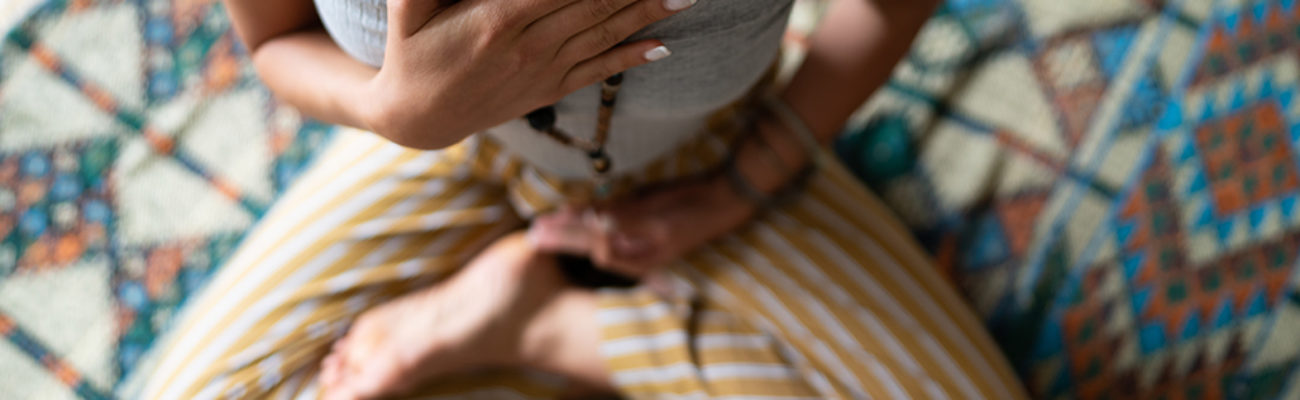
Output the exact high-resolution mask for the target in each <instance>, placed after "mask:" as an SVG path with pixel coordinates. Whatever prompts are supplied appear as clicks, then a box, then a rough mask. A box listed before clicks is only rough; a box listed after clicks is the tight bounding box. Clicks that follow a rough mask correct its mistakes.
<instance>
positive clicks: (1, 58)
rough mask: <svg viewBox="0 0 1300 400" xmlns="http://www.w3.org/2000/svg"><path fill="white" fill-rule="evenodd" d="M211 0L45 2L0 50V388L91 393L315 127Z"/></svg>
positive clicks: (231, 238) (297, 166)
mask: <svg viewBox="0 0 1300 400" xmlns="http://www.w3.org/2000/svg"><path fill="white" fill-rule="evenodd" d="M209 3H211V2H210V1H178V2H168V1H147V0H145V1H69V2H64V1H54V2H48V3H46V4H43V5H42V6H41V7H40V8H38V9H37V10H36V11H35V12H34V13H33V14H31V15H30V16H29V17H27V18H26V19H25V20H24V22H23V23H21V24H20V25H18V27H17V28H15V29H14V30H12V31H11V32H9V33H8V35H6V36H4V38H3V41H2V42H0V46H3V47H2V48H0V334H3V337H4V339H6V340H0V398H6V399H38V398H39V399H57V398H75V397H81V398H107V397H112V391H113V390H114V388H115V387H116V386H117V383H118V381H119V379H120V378H121V377H122V376H125V375H126V374H128V373H129V372H130V371H131V370H132V368H133V367H134V366H135V365H136V360H137V358H139V357H140V356H141V354H142V353H143V352H144V351H145V350H146V349H147V348H148V347H149V346H150V344H151V343H152V342H153V341H154V337H155V336H156V335H157V333H158V331H159V329H160V328H161V327H163V326H165V325H166V324H167V322H168V321H169V318H170V316H171V315H172V313H173V311H174V310H175V308H176V306H177V305H178V304H180V303H181V302H182V301H184V299H185V298H186V296H188V295H189V294H190V293H192V292H193V291H194V290H195V289H197V288H198V287H199V286H200V284H201V283H202V282H203V281H204V280H205V277H206V276H207V275H208V274H209V273H210V271H211V269H212V268H213V266H216V265H219V264H220V263H221V262H222V260H223V258H224V257H225V256H226V255H227V254H228V253H229V252H230V251H231V250H232V249H233V247H234V245H235V244H236V243H237V242H238V240H239V238H240V237H241V236H242V235H243V233H244V231H245V230H246V229H248V227H249V226H250V225H251V224H252V223H253V222H254V221H256V220H257V218H258V216H259V215H261V213H262V212H263V211H264V210H266V208H267V206H268V205H269V204H270V202H271V201H272V200H273V199H274V198H275V196H276V194H277V193H279V192H280V191H281V189H283V188H284V187H285V185H287V184H288V182H290V181H291V180H292V179H293V177H294V176H295V175H296V174H297V173H298V171H299V170H301V169H302V168H303V166H304V164H305V163H306V161H307V160H308V157H309V156H310V155H311V153H312V151H311V150H312V149H313V148H315V147H316V146H318V145H319V144H320V143H322V142H323V141H324V139H325V138H326V136H327V135H328V133H329V130H328V129H327V127H326V126H323V125H321V124H315V123H310V122H303V121H302V120H301V119H300V118H299V117H298V115H297V114H296V113H295V112H294V111H292V110H290V109H288V108H285V107H281V106H279V105H278V104H276V103H275V102H273V101H271V99H270V97H269V94H268V93H267V92H266V91H265V89H263V88H262V87H261V86H259V85H258V84H257V83H256V80H255V77H254V76H253V74H252V71H251V69H250V68H249V65H248V64H247V62H245V61H244V60H243V59H242V58H241V56H240V54H241V53H240V52H241V50H240V49H239V48H238V46H237V44H236V41H235V40H234V38H233V36H232V35H231V34H230V31H229V28H228V23H227V22H226V18H225V16H224V14H223V13H222V12H221V11H220V10H219V9H218V8H214V7H212V6H211V4H209Z"/></svg>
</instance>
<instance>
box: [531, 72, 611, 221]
mask: <svg viewBox="0 0 1300 400" xmlns="http://www.w3.org/2000/svg"><path fill="white" fill-rule="evenodd" d="M622 85H623V74H621V73H620V74H616V75H614V76H611V77H609V78H608V79H605V81H604V82H601V83H600V109H599V110H597V113H596V136H595V137H594V138H593V140H586V139H583V138H580V137H575V136H573V135H569V134H568V133H565V132H564V131H562V130H560V129H559V128H557V127H555V107H554V106H546V107H542V108H539V109H537V110H535V111H533V112H530V113H528V115H526V116H524V119H526V120H528V125H529V126H531V127H532V128H533V129H535V130H537V131H538V132H540V133H543V134H545V135H546V136H547V137H550V138H551V139H554V140H555V141H556V142H558V143H560V144H562V145H565V146H568V147H572V148H575V149H578V150H581V151H582V152H584V153H586V154H587V160H588V161H589V162H590V163H591V170H592V171H594V172H595V173H596V183H597V186H596V189H597V193H598V194H601V195H603V194H605V193H607V192H608V191H609V187H608V186H609V185H608V183H609V179H608V178H609V176H608V174H609V171H610V169H611V167H613V160H611V159H610V158H609V153H607V152H606V151H605V143H606V142H607V141H608V140H609V121H610V118H611V117H612V116H613V115H614V101H615V99H617V98H618V90H619V88H621V87H622Z"/></svg>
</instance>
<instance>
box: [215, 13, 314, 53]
mask: <svg viewBox="0 0 1300 400" xmlns="http://www.w3.org/2000/svg"><path fill="white" fill-rule="evenodd" d="M224 3H225V5H226V10H227V11H228V12H229V13H230V19H231V22H233V23H234V26H235V32H236V33H238V34H239V37H240V38H241V39H242V40H243V41H244V46H245V47H247V48H248V51H249V52H250V53H254V52H256V51H257V49H258V47H261V45H262V44H264V43H266V42H267V41H268V40H270V39H272V38H274V37H276V36H280V35H284V34H286V33H290V32H294V31H299V30H302V29H305V28H309V27H314V26H317V25H319V24H320V18H319V17H318V16H317V14H316V5H315V4H313V3H312V0H271V1H267V0H224Z"/></svg>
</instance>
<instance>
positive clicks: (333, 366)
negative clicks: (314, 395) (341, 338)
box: [320, 353, 339, 387]
mask: <svg viewBox="0 0 1300 400" xmlns="http://www.w3.org/2000/svg"><path fill="white" fill-rule="evenodd" d="M338 378H339V356H338V354H336V353H330V355H328V356H325V359H324V360H321V362H320V382H321V385H323V386H326V387H329V386H334V384H335V383H337V382H338Z"/></svg>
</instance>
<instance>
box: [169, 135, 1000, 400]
mask: <svg viewBox="0 0 1300 400" xmlns="http://www.w3.org/2000/svg"><path fill="white" fill-rule="evenodd" d="M723 120H724V121H726V120H727V119H723ZM727 125H729V124H725V123H722V124H717V123H715V124H714V129H713V130H712V131H714V132H721V133H717V134H710V135H699V136H700V139H698V140H696V141H694V142H691V143H687V144H684V145H683V146H682V147H681V150H680V151H679V152H677V153H676V154H675V155H673V156H672V157H669V158H668V159H664V160H661V161H659V162H657V163H655V164H654V165H653V166H652V167H649V168H647V169H646V170H645V171H643V172H642V173H641V174H639V175H636V176H632V177H629V178H627V179H624V180H622V181H620V182H618V184H617V185H616V188H617V189H616V191H619V192H627V191H630V190H632V189H634V188H637V187H644V186H646V185H652V184H654V183H656V182H663V181H668V180H671V179H674V178H677V177H682V176H687V175H692V174H696V173H701V172H704V171H707V170H709V169H710V168H712V167H713V166H715V165H716V164H717V163H719V162H720V160H721V159H722V158H723V156H724V153H725V150H726V149H727V148H728V144H727V142H728V141H729V140H731V138H732V137H734V135H732V134H729V133H726V132H732V131H734V130H731V129H725V126H727ZM720 127H721V128H720ZM589 193H590V187H588V186H587V185H585V184H583V183H574V182H562V181H559V180H557V179H554V178H552V177H549V176H548V175H547V174H546V173H544V172H542V171H539V170H537V169H535V168H532V167H530V166H528V165H526V164H523V163H521V162H520V161H518V160H517V159H515V158H513V157H511V156H510V155H508V154H505V153H503V152H502V151H501V149H500V147H499V146H498V145H497V144H496V143H493V142H491V141H490V140H489V139H482V138H478V137H476V138H471V139H469V140H466V141H464V142H462V143H461V144H459V145H456V146H453V147H451V148H448V149H446V150H441V151H415V150H409V149H405V148H402V147H400V146H397V145H394V144H390V143H388V142H386V141H384V140H382V139H379V138H377V137H376V136H374V135H372V134H368V133H365V132H358V131H344V132H340V133H339V135H338V136H337V138H336V139H335V142H334V143H333V144H332V145H331V146H330V147H329V149H328V150H327V151H326V152H325V153H324V154H323V155H321V158H320V161H319V162H318V163H317V164H316V166H315V167H314V168H313V169H312V170H311V171H310V172H308V173H307V174H306V175H305V176H304V178H303V179H302V180H301V181H300V182H299V183H297V184H296V186H295V187H293V188H292V189H291V190H290V191H289V192H288V193H287V194H286V196H285V197H284V198H283V200H281V201H280V202H278V203H277V204H276V205H275V206H274V207H273V208H272V209H271V211H270V212H269V213H268V215H267V217H266V218H265V219H264V220H263V221H262V223H261V224H260V225H259V226H258V227H257V229H256V230H255V231H254V232H253V233H252V234H251V235H250V236H249V239H248V240H246V241H245V243H244V244H243V245H242V248H241V249H240V250H239V251H238V252H237V253H236V255H235V256H234V257H233V258H232V260H231V262H230V263H229V264H228V265H226V266H225V267H223V268H222V270H221V271H220V273H219V275H218V276H217V277H216V278H215V279H214V281H213V282H212V284H211V285H210V286H209V287H208V288H207V289H206V291H205V292H204V293H203V294H202V295H201V296H200V297H199V298H197V299H195V301H194V302H193V303H191V304H190V305H189V306H188V307H187V309H186V311H185V312H184V313H183V314H182V315H181V317H180V320H179V321H178V325H177V326H176V327H175V329H173V333H172V337H170V338H169V339H168V340H167V342H166V343H164V346H167V347H166V349H167V351H166V352H165V353H164V355H163V357H162V359H161V360H160V361H159V362H158V364H157V367H156V368H157V369H156V371H155V373H154V375H153V377H152V379H151V382H150V383H149V384H148V385H147V387H146V389H145V392H146V398H151V399H190V398H229V397H234V398H245V397H259V398H260V397H273V398H314V397H316V395H317V394H318V391H317V386H316V383H315V377H316V373H317V370H316V368H317V365H318V363H319V362H320V359H321V358H322V357H324V356H325V354H326V352H327V350H328V348H329V346H330V344H331V343H332V341H333V340H334V339H336V338H338V337H340V336H341V335H342V333H343V332H344V331H345V329H346V327H347V324H348V323H349V322H350V321H352V320H353V319H354V318H355V317H356V316H357V315H358V314H359V313H361V312H362V311H364V310H365V309H367V308H368V307H370V306H373V305H376V304H379V303H380V302H383V301H384V300H387V299H391V298H394V297H396V296H399V295H401V294H403V293H406V292H409V291H411V290H413V289H415V288H418V287H419V286H421V285H424V284H428V283H430V282H433V281H436V280H438V279H440V278H442V277H444V276H446V275H447V274H449V273H451V272H453V271H454V270H455V269H456V268H458V267H459V266H461V265H463V264H464V263H465V262H466V261H468V259H469V258H470V257H471V256H473V255H475V254H476V253H477V252H479V251H480V250H481V249H483V248H484V247H485V246H486V245H488V244H489V243H491V242H492V241H493V240H494V239H496V238H498V237H501V236H503V235H505V234H506V233H508V232H511V231H514V230H518V229H521V228H522V227H523V225H524V224H525V221H526V220H527V219H528V218H530V217H531V216H533V215H537V214H539V213H544V212H546V211H549V210H553V209H555V208H556V207H558V206H560V205H562V204H565V203H566V202H572V201H580V200H581V199H583V198H584V197H586V196H588V195H589ZM905 232H906V231H905V230H904V229H903V228H902V226H901V225H899V223H897V222H896V221H895V220H894V219H892V217H890V214H889V213H888V212H887V210H886V209H885V208H884V207H883V206H882V205H881V204H880V203H879V202H878V201H877V200H876V199H874V198H873V197H871V196H870V195H869V194H868V193H867V192H866V191H865V190H864V189H862V187H861V186H860V184H859V183H857V181H856V180H854V179H853V178H852V177H851V176H850V175H849V174H848V173H847V172H846V171H845V170H844V169H842V168H841V167H840V166H838V165H833V166H830V167H828V168H825V169H823V170H822V171H820V172H819V173H818V174H817V175H816V176H815V177H814V178H813V179H812V181H811V185H810V186H809V189H808V192H807V193H806V194H805V195H804V196H802V197H801V198H800V200H799V201H797V202H795V203H793V204H791V205H789V206H787V207H785V208H783V209H780V210H776V211H772V212H769V213H767V214H764V215H763V216H761V217H760V218H759V219H757V220H755V221H753V222H751V223H749V224H748V225H746V226H745V227H743V228H742V229H740V230H738V231H737V232H735V233H734V234H732V235H730V236H728V237H725V238H723V239H720V240H716V241H715V242H713V243H711V244H709V245H707V246H705V247H704V248H702V249H700V250H699V251H696V252H694V253H692V254H690V255H688V256H687V257H685V259H683V260H681V261H680V262H678V263H677V264H675V265H672V266H669V267H668V275H670V282H672V283H674V284H676V285H679V287H680V288H682V289H683V290H678V291H673V292H674V293H676V294H677V296H670V297H664V296H661V295H656V294H652V292H651V291H649V290H646V289H630V290H603V291H601V292H600V293H601V295H600V307H601V308H600V311H599V313H598V315H596V316H595V318H597V319H598V321H599V323H600V325H601V326H602V330H603V332H602V333H603V337H604V341H603V342H602V343H600V344H599V346H600V350H601V353H602V354H603V355H604V356H605V358H606V360H607V365H608V366H609V368H610V370H611V373H612V376H613V378H614V383H615V385H616V386H617V387H618V388H620V390H621V391H622V392H623V394H624V395H625V396H628V397H631V398H682V397H688V398H689V397H697V398H699V397H710V398H713V397H716V398H779V399H799V398H928V399H999V400H1000V399H1016V398H1022V397H1023V394H1022V392H1021V389H1020V385H1019V384H1018V381H1017V380H1016V378H1015V377H1014V375H1013V374H1012V372H1011V370H1010V369H1009V368H1008V366H1007V365H1006V364H1005V362H1004V361H1003V359H1002V356H1001V355H1000V353H998V351H997V349H996V347H995V346H994V344H993V343H992V341H991V340H990V339H989V337H988V336H987V334H986V333H985V331H984V330H983V328H982V327H981V325H980V324H979V322H978V321H977V320H976V319H975V318H974V317H973V315H972V314H971V312H970V311H969V309H968V308H967V306H966V305H965V304H964V303H963V302H962V301H961V299H960V298H959V297H958V295H957V294H956V292H955V291H954V290H953V288H951V287H950V286H949V285H948V284H947V282H945V281H944V280H943V279H942V277H941V276H940V275H939V274H938V273H937V271H935V270H934V269H933V268H932V267H931V264H930V262H929V261H928V260H927V259H926V257H925V256H924V255H923V253H922V252H921V251H919V249H918V248H917V247H916V246H915V245H914V244H913V243H912V242H911V240H910V238H909V236H908V235H906V233H905ZM432 386H433V389H431V390H432V391H433V392H430V393H425V396H426V397H431V398H442V397H462V396H469V397H474V396H478V397H483V398H552V397H555V396H556V395H557V394H559V393H560V392H561V391H562V390H563V389H564V388H563V382H562V380H557V379H555V378H554V377H548V376H543V375H541V374H532V373H524V372H496V373H488V374H481V375H475V376H462V377H456V378H454V379H452V378H448V379H447V380H445V381H444V382H441V383H439V384H436V385H432Z"/></svg>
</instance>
